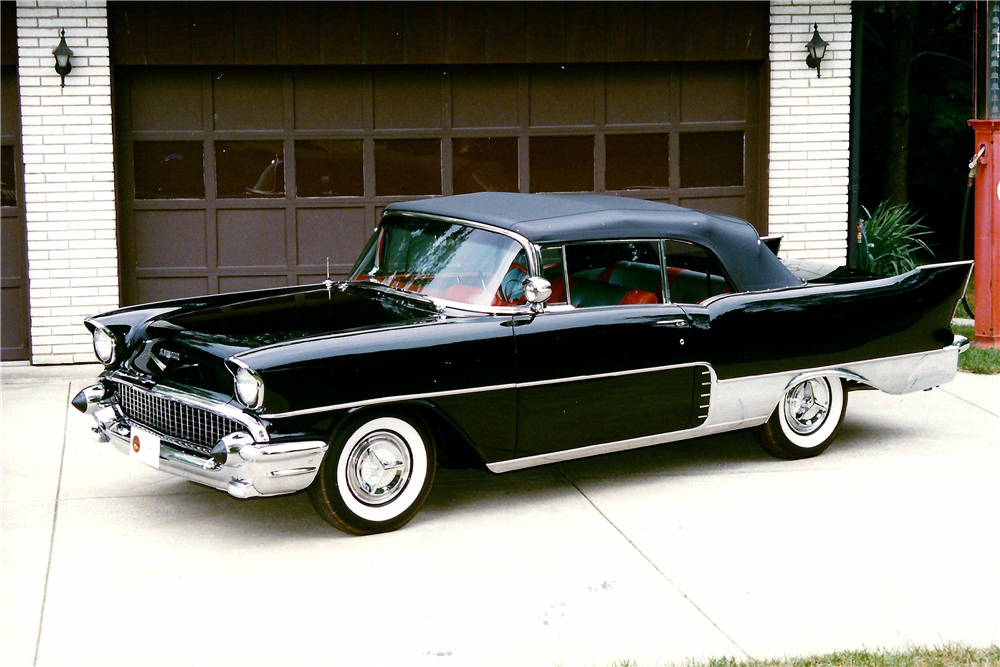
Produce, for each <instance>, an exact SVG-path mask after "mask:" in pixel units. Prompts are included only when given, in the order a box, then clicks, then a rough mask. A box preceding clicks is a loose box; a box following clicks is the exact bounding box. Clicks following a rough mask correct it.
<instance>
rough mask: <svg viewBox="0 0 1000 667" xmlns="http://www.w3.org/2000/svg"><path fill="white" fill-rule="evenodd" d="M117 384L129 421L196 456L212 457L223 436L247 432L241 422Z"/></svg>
mask: <svg viewBox="0 0 1000 667" xmlns="http://www.w3.org/2000/svg"><path fill="white" fill-rule="evenodd" d="M115 384H117V385H118V405H119V406H120V407H121V409H122V412H124V413H125V416H126V417H128V418H129V419H130V420H132V421H134V422H135V423H137V424H139V425H140V426H145V427H146V428H148V429H150V430H152V431H155V432H156V433H158V434H160V435H162V436H166V437H168V438H170V440H172V441H175V442H176V443H177V444H179V445H182V446H185V447H186V448H188V449H192V450H194V451H196V452H200V453H202V454H208V453H209V452H211V451H212V447H214V446H215V444H216V443H217V442H219V440H221V439H222V438H223V436H227V435H229V434H230V433H233V432H234V431H244V432H245V431H246V428H245V427H244V426H243V425H242V424H240V423H239V422H238V421H236V420H234V419H230V418H228V417H223V416H222V415H218V414H215V413H214V412H211V411H209V410H205V409H202V408H196V407H194V406H191V405H187V404H186V403H182V402H180V401H177V400H173V399H170V398H164V397H162V396H156V395H154V394H152V393H150V392H148V391H146V390H145V389H140V388H138V387H134V386H132V385H130V384H126V383H124V382H116V383H115Z"/></svg>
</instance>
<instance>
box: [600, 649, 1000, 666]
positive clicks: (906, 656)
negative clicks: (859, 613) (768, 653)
mask: <svg viewBox="0 0 1000 667" xmlns="http://www.w3.org/2000/svg"><path fill="white" fill-rule="evenodd" d="M612 664H613V666H614V667H640V663H638V662H636V661H634V660H618V661H615V662H614V663H612ZM683 667H1000V646H997V645H996V644H994V645H993V646H990V647H989V648H985V649H978V648H969V647H967V646H964V645H962V644H946V645H945V646H941V647H937V646H935V647H931V648H927V647H911V648H908V649H903V650H898V651H888V650H882V649H874V650H864V651H840V652H837V653H828V654H826V655H818V656H808V657H797V658H773V659H767V660H756V659H746V660H737V659H735V658H715V659H713V660H709V661H702V662H695V661H689V662H687V663H685V664H684V665H683Z"/></svg>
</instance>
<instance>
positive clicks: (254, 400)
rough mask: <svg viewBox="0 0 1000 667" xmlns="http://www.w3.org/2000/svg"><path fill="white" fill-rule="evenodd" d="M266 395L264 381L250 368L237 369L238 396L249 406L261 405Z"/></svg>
mask: <svg viewBox="0 0 1000 667" xmlns="http://www.w3.org/2000/svg"><path fill="white" fill-rule="evenodd" d="M263 396H264V383H263V382H261V381H260V378H259V377H257V374H256V373H254V372H253V371H251V370H250V369H249V368H240V370H238V371H236V397H237V398H239V399H240V402H241V403H243V405H245V406H247V407H248V408H256V407H259V406H260V401H261V399H262V398H263Z"/></svg>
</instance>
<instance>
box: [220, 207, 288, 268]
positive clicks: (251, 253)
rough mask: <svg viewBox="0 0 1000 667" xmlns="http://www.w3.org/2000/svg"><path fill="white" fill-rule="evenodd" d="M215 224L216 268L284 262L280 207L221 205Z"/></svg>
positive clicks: (286, 257)
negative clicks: (270, 208) (238, 207)
mask: <svg viewBox="0 0 1000 667" xmlns="http://www.w3.org/2000/svg"><path fill="white" fill-rule="evenodd" d="M216 226H217V228H218V240H217V241H216V245H217V247H218V266H219V268H231V267H248V266H260V267H277V266H280V267H284V266H287V264H288V253H287V252H286V250H285V245H286V244H285V210H284V209H283V208H282V209H272V210H266V209H265V210H260V209H222V210H220V211H219V212H218V213H217V222H216Z"/></svg>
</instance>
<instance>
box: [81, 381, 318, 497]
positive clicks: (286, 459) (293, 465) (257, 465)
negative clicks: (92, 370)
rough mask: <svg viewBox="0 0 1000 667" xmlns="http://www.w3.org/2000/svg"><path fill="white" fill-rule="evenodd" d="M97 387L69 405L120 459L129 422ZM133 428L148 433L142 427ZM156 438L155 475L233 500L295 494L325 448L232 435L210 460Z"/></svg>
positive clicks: (127, 448) (126, 447)
mask: <svg viewBox="0 0 1000 667" xmlns="http://www.w3.org/2000/svg"><path fill="white" fill-rule="evenodd" d="M103 396H104V391H103V387H102V386H101V385H94V386H92V387H87V388H86V389H84V390H83V391H81V392H80V393H79V394H78V395H77V397H76V398H74V399H73V405H74V406H75V407H77V408H78V409H80V410H81V412H85V413H87V414H92V415H93V417H94V422H95V424H94V426H93V427H91V431H92V433H93V436H94V439H95V440H97V441H98V442H110V443H111V444H112V445H113V446H114V447H115V449H117V450H118V451H119V452H121V453H122V454H125V455H126V456H128V455H131V452H132V442H131V438H132V423H131V422H130V420H129V419H128V418H127V417H126V416H125V415H124V414H123V413H122V411H121V409H120V408H119V406H118V405H116V404H115V403H113V402H108V401H105V400H103ZM135 425H136V426H138V427H140V428H142V429H144V430H146V431H151V429H149V427H147V426H145V425H143V424H135ZM151 432H153V433H154V434H156V435H157V436H159V437H160V457H159V467H158V469H159V470H162V471H164V472H168V473H170V474H173V475H177V476H179V477H183V478H185V479H189V480H191V481H194V482H198V483H199V484H205V485H206V486H211V487H214V488H216V489H220V490H222V491H226V492H227V493H229V495H231V496H233V497H235V498H253V497H255V496H276V495H281V494H285V493H294V492H296V491H300V490H302V489H304V488H306V487H307V486H309V485H310V484H312V482H313V480H314V479H315V478H316V474H317V472H318V471H319V465H320V463H322V461H323V455H324V454H325V453H326V450H327V448H328V447H329V445H328V444H327V443H326V442H323V441H321V440H304V441H282V442H263V443H261V442H257V441H255V440H254V439H253V437H252V436H251V435H250V434H249V433H233V434H230V435H228V436H226V437H224V438H223V439H222V440H220V441H219V444H217V445H216V447H215V448H214V449H213V450H212V455H211V456H202V455H199V454H196V453H193V452H190V451H187V450H185V449H183V448H181V447H178V446H177V445H176V444H174V443H172V442H171V441H170V440H171V438H170V436H169V435H166V434H162V433H156V432H155V431H151Z"/></svg>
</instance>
